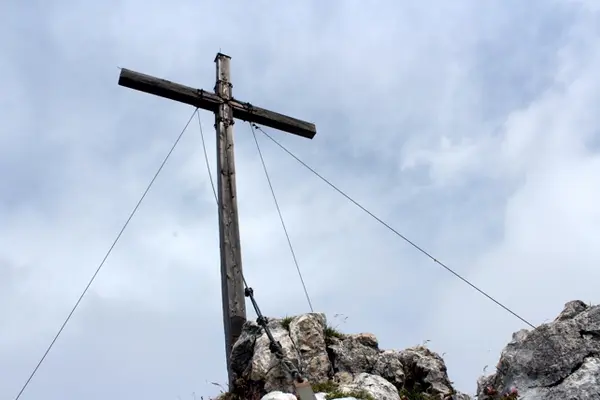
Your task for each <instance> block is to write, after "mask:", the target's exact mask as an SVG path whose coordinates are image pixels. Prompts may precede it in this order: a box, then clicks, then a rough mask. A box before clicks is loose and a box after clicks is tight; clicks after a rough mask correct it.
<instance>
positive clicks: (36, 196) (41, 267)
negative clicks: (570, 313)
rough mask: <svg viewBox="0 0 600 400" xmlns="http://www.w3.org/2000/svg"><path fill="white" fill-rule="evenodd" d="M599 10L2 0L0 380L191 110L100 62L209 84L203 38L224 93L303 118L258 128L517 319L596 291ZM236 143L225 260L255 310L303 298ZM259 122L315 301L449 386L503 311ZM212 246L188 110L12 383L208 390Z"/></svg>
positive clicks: (247, 138)
mask: <svg viewBox="0 0 600 400" xmlns="http://www.w3.org/2000/svg"><path fill="white" fill-rule="evenodd" d="M599 27H600V6H598V2H597V1H594V0H578V1H576V0H571V1H568V0H530V1H528V2H523V1H520V0H488V1H485V2H483V1H475V0H470V1H467V0H455V1H453V2H447V1H442V0H436V1H434V0H423V1H419V2H414V1H408V0H406V1H405V0H396V1H383V0H381V1H377V2H372V3H369V4H367V3H365V2H361V1H353V0H347V1H341V0H340V1H334V0H331V1H327V2H322V1H316V0H314V1H298V0H294V1H286V2H277V3H275V2H267V1H255V2H248V3H243V4H242V3H240V2H233V1H227V2H224V1H192V0H173V1H171V2H161V1H156V0H148V1H141V0H119V1H116V0H106V1H104V2H83V1H79V2H75V1H67V0H55V1H53V2H44V1H41V0H23V1H17V0H8V1H3V2H1V3H0V51H1V52H2V57H1V59H0V88H1V91H0V93H1V94H0V327H1V328H0V376H2V379H0V398H2V399H13V398H14V397H15V396H16V395H17V393H18V392H19V390H20V388H21V386H22V385H23V383H24V382H25V380H26V379H27V377H28V376H29V374H30V373H31V371H32V369H33V368H34V367H35V365H36V363H37V362H38V360H39V358H40V357H41V356H42V354H43V353H44V351H45V349H46V348H47V346H48V345H49V343H50V342H51V340H52V338H53V337H54V335H55V334H56V332H57V330H58V329H59V327H60V325H61V324H62V322H63V321H64V319H65V318H66V317H67V315H68V313H69V311H70V310H71V308H72V307H73V305H74V303H75V301H76V300H77V298H78V297H79V295H80V294H81V291H82V290H83V289H84V287H85V286H86V284H87V282H88V280H89V279H90V277H91V276H92V274H93V273H94V271H95V270H96V268H97V267H98V264H99V263H100V261H101V260H102V258H103V256H104V254H105V253H106V251H107V250H108V248H109V246H110V245H111V243H112V241H113V240H114V238H115V236H116V234H117V233H118V231H119V229H120V228H121V226H122V224H123V223H124V222H125V220H126V219H127V217H128V215H129V213H130V212H131V210H132V209H133V207H134V206H135V204H136V202H137V201H138V199H139V197H140V196H141V194H142V192H143V191H144V189H145V187H146V185H147V184H148V182H149V181H150V179H151V178H152V176H153V175H154V173H155V172H156V170H157V168H158V167H159V165H160V163H161V161H162V159H163V158H164V156H165V155H166V153H167V152H168V150H169V148H170V147H171V145H172V144H173V142H174V140H175V139H176V137H177V136H178V134H179V132H180V131H181V129H182V128H183V126H184V125H185V123H186V121H187V120H188V118H189V117H190V115H191V114H192V112H193V111H194V109H193V108H192V107H190V106H187V105H183V104H179V103H176V102H173V101H170V100H166V99H163V98H159V97H156V96H152V95H149V94H145V93H141V92H137V91H133V90H131V89H127V88H124V87H121V86H118V85H117V80H118V75H119V67H122V68H129V69H132V70H135V71H139V72H142V73H146V74H150V75H154V76H157V77H161V78H165V79H169V80H172V81H176V82H179V83H182V84H185V85H188V86H193V87H198V88H204V89H206V90H212V89H213V87H214V79H215V65H214V63H213V60H214V57H215V55H216V53H217V52H219V51H222V52H223V53H225V54H228V55H230V56H231V57H232V60H231V79H232V82H233V94H234V96H235V97H236V98H238V99H240V100H242V101H248V102H251V103H252V104H254V105H257V106H261V107H263V108H267V109H271V110H273V111H277V112H279V113H284V114H287V115H291V116H294V117H297V118H300V119H303V120H308V121H311V122H314V123H315V124H316V126H317V131H318V133H317V135H316V136H315V138H314V139H313V140H308V139H304V138H300V137H296V136H293V135H289V134H286V133H284V132H278V131H274V130H272V129H269V128H265V130H266V131H267V132H268V133H269V134H271V135H272V136H273V137H275V138H276V139H277V140H279V141H281V143H283V144H284V145H285V146H286V147H287V148H289V149H290V150H291V151H292V152H293V153H294V154H296V155H297V156H298V157H300V158H301V159H302V160H304V161H305V162H306V163H307V164H309V165H310V166H311V167H313V168H315V169H316V170H317V171H318V172H319V173H321V174H322V175H324V176H325V177H326V178H328V179H330V180H331V181H332V182H333V183H334V184H336V185H337V186H339V187H340V188H341V189H342V190H344V191H346V192H347V193H348V194H349V195H350V196H352V197H353V198H354V199H356V200H357V201H358V202H360V203H361V204H362V205H364V206H365V207H366V208H368V209H369V210H370V211H372V212H373V213H375V214H376V215H377V216H379V217H380V218H382V219H383V220H385V221H386V222H387V223H389V224H390V225H391V226H393V227H394V228H395V229H396V230H398V231H399V232H401V233H402V234H403V235H406V236H407V237H408V238H410V239H411V240H412V241H414V242H415V243H417V244H418V245H419V246H421V247H423V248H424V249H426V250H427V251H428V252H430V253H431V254H433V255H434V257H436V258H437V259H439V260H440V261H442V262H444V263H445V264H447V265H448V266H450V267H451V268H453V269H454V270H455V271H456V272H457V273H459V274H461V275H462V276H464V277H465V278H466V279H468V280H469V281H471V282H472V283H473V284H475V285H476V286H477V287H479V288H481V289H482V290H484V291H486V292H487V293H489V295H491V296H493V297H494V298H496V299H497V300H498V301H500V302H502V303H503V304H505V305H506V306H507V307H509V308H511V309H512V310H514V311H515V312H516V313H517V314H519V315H521V316H522V317H523V318H525V319H526V320H527V321H529V322H531V323H532V324H534V325H538V324H541V323H544V322H548V321H551V320H552V319H553V318H554V317H555V316H556V315H557V314H558V313H559V312H560V311H561V309H562V307H563V305H564V303H565V302H567V301H570V300H574V299H580V300H583V301H585V302H592V303H599V302H600V297H599V296H600V294H599V292H598V289H597V287H598V284H597V282H599V281H600V269H599V268H598V267H597V266H598V264H599V262H600V246H599V244H600V234H599V233H598V226H599V225H600V208H599V207H597V206H594V204H600V185H598V184H597V183H598V181H599V180H600V131H599V130H600V114H599V113H598V112H597V110H598V109H599V107H600V75H599V74H598V72H597V71H600V47H599V46H598V45H597V43H598V40H599V39H600V28H599ZM200 117H201V118H200V121H201V123H202V127H203V132H204V135H205V139H206V142H207V146H208V156H209V161H210V164H211V166H212V172H213V174H214V171H215V170H214V166H215V162H216V161H215V159H216V156H215V135H214V130H213V123H214V120H213V118H214V117H213V115H212V114H211V113H209V112H206V111H201V112H200ZM235 139H236V143H235V146H236V147H235V151H236V166H237V183H238V207H239V219H240V226H241V228H240V229H241V239H242V255H243V268H244V272H245V275H246V278H247V280H248V281H249V283H250V285H251V286H252V287H253V288H254V291H255V295H256V299H257V301H258V303H259V305H260V307H261V309H262V311H263V313H264V314H265V315H267V316H270V317H281V316H285V315H297V314H301V313H305V312H308V311H309V308H308V304H307V302H306V299H305V297H304V293H303V290H302V286H301V284H300V281H299V278H298V275H297V272H296V269H295V267H294V263H293V259H292V257H291V255H290V252H289V249H288V247H287V242H286V239H285V236H284V233H283V230H282V228H281V225H280V221H279V219H278V216H277V212H276V209H275V206H274V203H273V200H272V198H271V194H270V192H269V187H268V184H267V181H266V179H265V175H264V172H263V170H262V166H261V164H260V159H259V157H258V153H257V149H256V146H255V144H254V139H253V137H252V132H251V131H250V129H249V127H248V124H247V123H244V122H242V121H238V122H237V123H236V125H235ZM259 142H260V144H261V149H262V151H263V153H264V157H265V161H266V163H267V167H268V170H269V172H270V175H271V179H272V181H273V186H274V189H275V192H276V194H277V197H278V201H279V203H280V206H281V210H282V213H283V217H284V219H285V222H286V225H287V228H288V231H289V233H290V236H291V240H292V243H293V245H294V249H295V252H296V255H297V258H298V262H299V265H300V268H301V270H302V272H303V274H304V280H305V282H306V285H307V289H308V292H309V294H310V296H311V299H312V302H313V305H314V307H315V311H318V312H324V313H326V315H327V316H328V320H329V322H330V323H331V324H332V325H333V326H337V327H338V328H339V329H340V330H342V331H343V332H347V333H352V332H355V333H356V332H372V333H374V334H375V335H377V337H378V338H379V341H380V346H381V347H382V348H386V349H392V348H395V349H403V348H407V347H410V346H414V345H418V344H421V343H423V342H425V341H427V346H429V347H430V348H431V349H433V350H434V351H437V352H438V353H440V354H443V357H444V359H445V360H446V363H447V366H448V371H449V375H450V378H451V379H452V380H453V381H454V382H455V384H456V386H457V387H458V389H460V390H461V391H463V392H467V393H473V392H474V391H475V388H476V380H477V378H478V376H480V375H481V374H483V371H484V368H485V367H486V366H489V367H488V368H487V372H490V371H491V370H493V367H492V366H493V365H495V364H496V362H497V360H498V357H499V355H500V351H501V349H502V348H503V347H504V346H505V345H506V343H508V342H509V341H510V339H511V335H512V333H513V332H515V331H518V330H520V329H522V328H526V327H527V326H526V325H525V324H524V323H523V322H522V321H520V320H519V319H517V318H516V317H514V316H513V315H511V314H509V313H508V312H507V311H506V310H503V309H502V308H500V307H498V306H497V305H496V304H494V303H493V302H491V301H490V300H489V299H487V298H485V297H484V296H482V295H481V294H480V293H478V292H476V291H475V290H474V289H472V288H471V287H469V286H468V285H466V284H465V283H464V282H462V281H460V280H459V279H457V278H456V277H455V276H453V275H452V274H450V273H448V271H446V270H444V269H443V268H441V267H440V266H439V265H437V264H435V263H433V262H432V261H431V260H430V259H428V258H427V257H425V256H424V255H423V254H421V253H419V252H418V251H417V250H415V249H414V248H413V247H411V246H410V245H408V244H407V243H405V242H403V241H402V240H401V239H400V238H398V237H397V236H395V235H394V234H393V233H391V232H390V231H389V230H387V229H386V228H385V227H383V226H381V225H380V224H378V223H377V222H376V221H374V220H373V219H372V218H371V217H370V216H368V215H367V214H365V213H364V212H363V211H361V210H360V209H358V208H357V207H355V206H354V205H353V204H352V203H350V202H348V201H347V200H346V199H344V198H343V197H342V196H340V195H339V194H338V193H336V192H335V191H334V190H332V189H331V188H330V187H328V186H327V185H326V184H324V183H323V182H321V181H320V180H319V179H317V178H316V177H315V176H314V175H312V174H311V173H310V171H308V170H307V169H305V168H304V167H302V166H301V165H299V164H298V163H297V162H296V161H294V160H293V159H292V158H291V157H289V156H288V155H287V154H285V153H284V152H282V151H281V150H280V149H279V148H277V147H276V146H274V145H273V144H272V143H270V142H269V141H268V140H267V139H265V137H263V136H262V135H259ZM218 249H219V243H218V225H217V214H216V204H215V201H214V198H213V193H212V189H211V185H210V180H209V175H208V172H207V168H206V165H205V160H204V156H203V151H202V140H201V135H200V127H199V125H198V123H197V121H194V123H192V124H191V125H190V127H189V128H188V130H187V131H186V133H185V134H184V136H183V139H182V140H181V142H180V143H179V145H178V147H177V148H176V150H175V151H174V152H173V154H172V156H171V158H170V159H169V161H168V163H167V164H166V166H165V167H164V169H163V171H162V172H161V174H160V176H159V177H158V179H157V180H156V182H155V184H154V185H153V187H152V189H151V190H150V192H149V193H148V196H147V197H146V199H145V200H144V202H143V203H142V206H141V207H140V208H139V210H138V212H137V214H136V215H135V216H134V218H133V220H132V221H131V223H130V225H129V227H128V228H127V230H126V231H125V233H124V234H123V236H122V237H121V240H120V241H119V243H118V244H117V246H116V247H115V248H114V251H113V252H112V254H111V255H110V257H109V258H108V260H107V261H106V263H105V265H104V267H103V268H102V270H101V271H100V273H99V275H98V276H97V279H96V280H95V282H94V284H93V285H92V287H91V288H90V290H89V292H88V293H87V295H86V296H85V298H84V299H83V301H82V302H81V304H80V307H79V308H78V309H77V311H76V312H75V313H74V315H73V317H72V319H71V320H70V322H69V324H68V325H67V326H66V328H65V330H64V331H63V333H62V335H61V336H60V337H59V339H58V340H57V342H56V343H55V345H54V347H53V349H52V350H51V351H50V353H49V354H48V357H47V358H46V360H45V362H44V363H43V364H42V366H41V367H40V369H39V370H38V372H37V374H36V375H35V377H34V378H33V379H32V380H31V382H30V384H29V386H28V387H27V389H26V390H25V392H24V393H23V395H22V397H21V399H23V400H27V399H37V398H42V397H43V398H45V399H48V400H54V399H57V400H58V399H64V398H87V399H89V400H96V399H97V400H100V399H103V400H104V399H107V398H111V399H114V400H119V399H132V398H144V399H147V400H159V399H165V400H167V399H173V400H176V399H182V400H183V399H185V400H187V399H193V398H194V396H196V398H200V396H210V395H214V394H217V393H218V392H219V390H220V389H219V387H218V386H216V385H215V384H213V383H219V384H222V385H224V384H225V383H226V369H225V361H224V360H225V355H224V351H225V350H224V344H223V326H222V316H221V297H220V296H221V295H220V273H219V250H218ZM250 308H251V307H250V305H248V310H249V318H254V314H253V313H252V312H251V310H250ZM336 315H338V316H337V317H336Z"/></svg>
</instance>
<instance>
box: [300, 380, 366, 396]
mask: <svg viewBox="0 0 600 400" xmlns="http://www.w3.org/2000/svg"><path fill="white" fill-rule="evenodd" d="M312 389H313V392H315V393H327V395H326V396H325V398H326V399H336V398H340V397H356V398H357V399H361V400H375V398H374V397H373V396H371V395H370V394H369V392H367V391H365V390H353V391H349V392H342V391H341V390H340V385H339V384H337V383H336V382H334V381H327V382H321V383H316V384H314V385H312Z"/></svg>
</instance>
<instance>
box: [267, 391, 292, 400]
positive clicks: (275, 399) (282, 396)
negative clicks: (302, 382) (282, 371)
mask: <svg viewBox="0 0 600 400" xmlns="http://www.w3.org/2000/svg"><path fill="white" fill-rule="evenodd" d="M260 400H298V399H297V398H296V396H294V395H293V394H290V393H283V392H280V391H276V392H271V393H267V394H265V395H264V396H263V397H261V399H260Z"/></svg>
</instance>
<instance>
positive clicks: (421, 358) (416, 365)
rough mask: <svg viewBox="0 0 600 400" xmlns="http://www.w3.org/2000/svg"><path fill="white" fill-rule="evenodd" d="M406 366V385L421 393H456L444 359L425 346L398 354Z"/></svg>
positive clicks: (445, 394)
mask: <svg viewBox="0 0 600 400" xmlns="http://www.w3.org/2000/svg"><path fill="white" fill-rule="evenodd" d="M398 359H399V361H400V362H401V363H402V365H403V366H404V374H405V385H406V386H408V387H409V388H411V389H416V390H417V391H419V392H426V393H429V394H433V395H442V397H443V396H447V395H450V394H452V393H453V392H454V389H453V388H452V383H451V382H450V379H449V378H448V371H447V369H446V364H445V363H444V360H443V359H442V357H440V356H439V355H438V354H437V353H434V352H433V351H431V350H429V349H428V348H427V347H424V346H416V347H412V348H409V349H406V350H402V351H400V352H398Z"/></svg>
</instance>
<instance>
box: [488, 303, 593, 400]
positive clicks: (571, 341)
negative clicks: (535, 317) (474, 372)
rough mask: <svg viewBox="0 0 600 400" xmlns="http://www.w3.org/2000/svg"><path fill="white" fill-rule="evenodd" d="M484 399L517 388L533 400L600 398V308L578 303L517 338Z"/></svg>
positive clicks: (504, 357) (500, 364) (569, 305)
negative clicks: (548, 321) (552, 319)
mask: <svg viewBox="0 0 600 400" xmlns="http://www.w3.org/2000/svg"><path fill="white" fill-rule="evenodd" d="M477 386H478V387H477V392H478V396H479V399H480V400H487V399H493V398H494V397H493V396H492V395H491V394H490V393H498V394H500V395H503V394H505V393H507V392H508V391H510V390H516V391H518V393H519V396H520V398H527V399H528V400H541V399H544V400H559V399H560V400H569V399H578V400H579V399H581V400H583V399H590V400H592V399H600V306H594V307H591V306H587V305H586V304H585V303H583V302H581V301H572V302H569V303H567V304H566V305H565V307H564V309H563V311H562V312H561V313H560V314H559V316H558V317H557V318H556V319H555V320H554V321H553V322H551V323H548V324H544V325H541V326H539V327H537V328H536V329H533V330H531V331H527V330H521V331H519V332H516V333H515V334H513V338H512V341H511V342H510V343H509V344H508V345H507V346H506V347H505V348H504V350H503V351H502V354H501V356H500V361H499V363H498V366H497V371H496V373H495V374H493V375H490V376H488V377H482V378H480V379H479V381H478V385H477Z"/></svg>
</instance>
